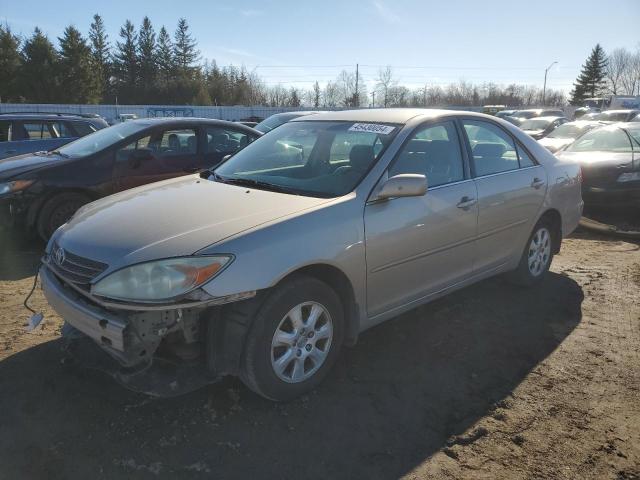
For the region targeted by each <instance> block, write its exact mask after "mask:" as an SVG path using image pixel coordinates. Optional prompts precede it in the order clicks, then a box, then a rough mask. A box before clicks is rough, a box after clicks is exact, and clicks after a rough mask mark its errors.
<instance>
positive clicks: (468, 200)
mask: <svg viewBox="0 0 640 480" xmlns="http://www.w3.org/2000/svg"><path fill="white" fill-rule="evenodd" d="M476 203H477V200H476V199H475V198H472V197H468V196H466V195H465V196H464V197H462V198H461V199H460V201H459V202H458V204H457V205H456V207H458V208H461V209H463V210H469V208H471V207H473V206H474V205H475V204H476Z"/></svg>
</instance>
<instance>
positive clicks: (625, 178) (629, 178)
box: [618, 172, 640, 182]
mask: <svg viewBox="0 0 640 480" xmlns="http://www.w3.org/2000/svg"><path fill="white" fill-rule="evenodd" d="M637 181H640V172H627V173H621V174H620V176H619V177H618V182H637Z"/></svg>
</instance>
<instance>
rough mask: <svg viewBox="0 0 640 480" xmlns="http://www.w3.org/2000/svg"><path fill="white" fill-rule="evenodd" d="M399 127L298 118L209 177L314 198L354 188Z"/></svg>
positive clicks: (235, 157)
mask: <svg viewBox="0 0 640 480" xmlns="http://www.w3.org/2000/svg"><path fill="white" fill-rule="evenodd" d="M399 130H400V126H398V125H393V124H385V125H382V124H367V123H355V122H322V121H315V122H314V121H296V122H290V123H286V124H284V125H282V126H281V127H278V128H277V129H276V130H274V131H272V132H271V133H269V134H268V135H264V136H263V137H261V138H259V139H257V140H256V141H254V142H253V143H252V144H250V145H249V146H247V147H246V148H244V149H243V150H241V151H240V152H238V153H236V154H235V155H234V156H233V157H231V158H230V159H229V160H228V161H227V162H225V163H223V164H222V165H220V166H219V167H218V168H217V169H216V170H215V172H214V175H213V177H211V180H215V181H219V182H223V183H230V184H236V185H243V186H248V187H255V188H259V189H264V190H273V191H280V192H284V193H292V194H296V195H306V196H312V197H324V198H330V197H338V196H341V195H345V194H347V193H349V192H350V191H352V190H353V189H354V188H355V187H356V186H357V185H358V183H360V181H361V180H362V178H363V177H364V176H365V174H366V173H367V172H368V171H369V169H370V168H371V167H372V166H373V164H374V163H375V162H376V161H377V160H378V158H379V157H380V155H382V153H383V151H384V149H385V148H386V147H387V145H389V143H391V141H392V140H393V138H394V137H395V135H396V134H397V133H398V131H399Z"/></svg>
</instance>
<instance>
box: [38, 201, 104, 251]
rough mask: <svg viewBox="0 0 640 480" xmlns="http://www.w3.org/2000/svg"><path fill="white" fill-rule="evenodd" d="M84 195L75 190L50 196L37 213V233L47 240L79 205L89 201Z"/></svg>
mask: <svg viewBox="0 0 640 480" xmlns="http://www.w3.org/2000/svg"><path fill="white" fill-rule="evenodd" d="M90 201H91V199H89V198H88V197H87V196H86V195H82V194H81V193H76V192H66V193H60V194H58V195H55V196H53V197H51V198H50V199H49V200H47V202H46V203H45V204H44V206H43V207H42V209H41V210H40V214H39V215H38V220H37V223H36V228H37V230H38V235H40V237H41V238H42V239H43V240H44V241H47V240H49V238H50V237H51V235H53V232H55V231H56V229H57V228H58V227H59V226H60V225H63V224H64V223H66V222H67V221H68V220H69V219H70V218H71V217H72V216H73V214H74V213H76V212H77V211H78V209H79V208H80V207H82V206H83V205H85V204H87V203H89V202H90Z"/></svg>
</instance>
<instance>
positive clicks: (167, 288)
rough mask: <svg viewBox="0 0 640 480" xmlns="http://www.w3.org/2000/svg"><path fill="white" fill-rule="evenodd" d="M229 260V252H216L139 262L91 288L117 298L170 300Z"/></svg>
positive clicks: (198, 284) (94, 292)
mask: <svg viewBox="0 0 640 480" xmlns="http://www.w3.org/2000/svg"><path fill="white" fill-rule="evenodd" d="M231 260H232V257H231V256H230V255H216V256H202V257H180V258H170V259H167V260H157V261H153V262H147V263H140V264H138V265H132V266H130V267H125V268H123V269H122V270H118V271H116V272H114V273H112V274H111V275H108V276H107V277H105V278H104V279H102V280H100V281H99V282H98V283H96V284H95V285H94V286H93V288H92V289H91V292H92V293H93V294H95V295H99V296H101V297H108V298H113V299H117V300H133V301H139V302H156V301H160V300H170V299H172V298H175V297H177V296H180V295H183V294H185V293H187V292H189V291H191V290H193V289H194V288H197V287H199V286H200V285H203V284H204V283H206V282H208V281H209V280H211V279H212V278H213V277H215V276H216V275H217V274H219V273H220V272H221V271H222V270H223V269H224V267H226V266H227V265H228V264H229V263H230V262H231Z"/></svg>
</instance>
